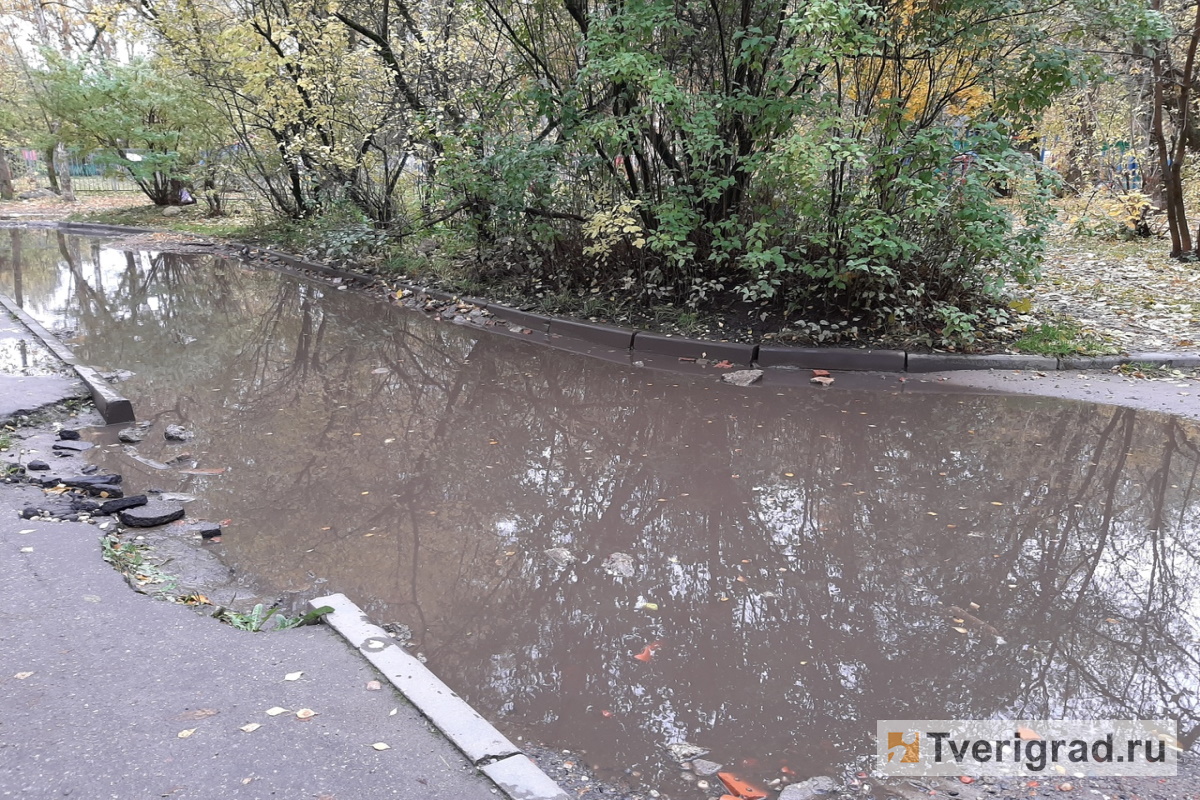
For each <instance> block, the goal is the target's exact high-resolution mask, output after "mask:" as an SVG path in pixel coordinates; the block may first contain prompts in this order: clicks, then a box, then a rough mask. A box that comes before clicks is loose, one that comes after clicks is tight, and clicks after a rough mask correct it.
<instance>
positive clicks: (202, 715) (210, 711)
mask: <svg viewBox="0 0 1200 800" xmlns="http://www.w3.org/2000/svg"><path fill="white" fill-rule="evenodd" d="M220 713H221V712H220V711H217V710H216V709H215V708H197V709H196V710H195V711H185V712H183V713H182V714H180V715H179V719H208V718H209V717H215V716H216V715H217V714H220Z"/></svg>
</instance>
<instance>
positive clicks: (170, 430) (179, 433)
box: [163, 425, 196, 442]
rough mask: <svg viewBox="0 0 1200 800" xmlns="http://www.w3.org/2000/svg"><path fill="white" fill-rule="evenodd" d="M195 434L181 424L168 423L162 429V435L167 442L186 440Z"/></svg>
mask: <svg viewBox="0 0 1200 800" xmlns="http://www.w3.org/2000/svg"><path fill="white" fill-rule="evenodd" d="M195 435H196V434H194V433H192V432H191V431H189V430H188V429H187V428H185V427H183V426H182V425H168V426H167V429H166V430H164V431H163V436H164V437H165V438H166V440H167V441H168V442H186V441H187V440H188V439H190V438H192V437H193V436H195Z"/></svg>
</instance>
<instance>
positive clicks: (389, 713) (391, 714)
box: [388, 708, 400, 717]
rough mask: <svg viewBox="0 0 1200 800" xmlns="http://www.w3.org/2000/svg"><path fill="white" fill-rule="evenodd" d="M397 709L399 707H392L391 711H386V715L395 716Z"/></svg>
mask: <svg viewBox="0 0 1200 800" xmlns="http://www.w3.org/2000/svg"><path fill="white" fill-rule="evenodd" d="M399 710H400V709H398V708H393V709H392V710H391V711H389V712H388V716H389V717H394V716H396V712H397V711H399Z"/></svg>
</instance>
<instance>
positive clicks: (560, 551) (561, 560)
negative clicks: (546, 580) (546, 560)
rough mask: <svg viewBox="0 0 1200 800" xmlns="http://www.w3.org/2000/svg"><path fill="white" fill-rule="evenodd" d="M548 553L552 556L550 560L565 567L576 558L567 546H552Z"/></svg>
mask: <svg viewBox="0 0 1200 800" xmlns="http://www.w3.org/2000/svg"><path fill="white" fill-rule="evenodd" d="M546 555H548V556H550V560H551V561H553V562H554V563H555V564H558V565H559V566H560V567H565V566H567V565H568V564H570V563H571V562H572V561H574V560H575V556H573V555H571V551H570V550H568V549H567V548H565V547H551V548H550V549H549V550H547V551H546Z"/></svg>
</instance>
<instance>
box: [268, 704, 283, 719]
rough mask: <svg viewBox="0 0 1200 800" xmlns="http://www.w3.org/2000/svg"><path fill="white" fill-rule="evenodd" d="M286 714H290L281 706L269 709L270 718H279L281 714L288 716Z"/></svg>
mask: <svg viewBox="0 0 1200 800" xmlns="http://www.w3.org/2000/svg"><path fill="white" fill-rule="evenodd" d="M286 713H288V710H287V709H286V708H280V707H279V706H275V707H274V708H268V709H267V716H268V717H278V716H279V715H280V714H286Z"/></svg>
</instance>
